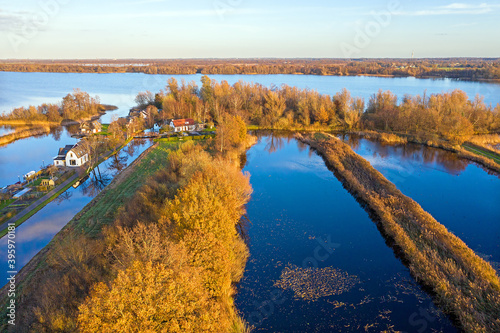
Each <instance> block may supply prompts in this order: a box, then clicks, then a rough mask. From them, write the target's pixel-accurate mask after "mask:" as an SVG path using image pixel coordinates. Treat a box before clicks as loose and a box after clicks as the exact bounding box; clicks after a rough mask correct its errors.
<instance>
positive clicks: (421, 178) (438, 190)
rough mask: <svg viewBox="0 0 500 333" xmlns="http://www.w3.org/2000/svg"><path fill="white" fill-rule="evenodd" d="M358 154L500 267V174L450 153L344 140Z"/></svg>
mask: <svg viewBox="0 0 500 333" xmlns="http://www.w3.org/2000/svg"><path fill="white" fill-rule="evenodd" d="M345 141H346V142H347V143H349V144H350V145H351V147H352V148H353V149H354V151H355V152H356V153H358V154H359V155H361V156H362V157H364V158H365V159H366V160H368V161H369V162H370V163H371V164H372V166H373V167H374V168H376V169H377V170H378V171H380V172H381V173H382V174H383V175H384V176H385V177H386V178H387V179H389V180H390V181H391V182H393V183H394V184H395V185H396V186H397V187H398V188H399V189H400V190H401V192H403V193H404V194H405V195H407V196H409V197H411V198H413V199H414V200H415V201H416V202H418V203H419V204H420V205H421V206H422V208H424V210H426V211H427V212H429V213H430V214H431V215H432V216H434V218H436V220H437V221H439V222H440V223H442V224H443V225H444V226H446V228H448V230H450V231H452V232H453V233H454V234H455V235H457V236H458V237H460V239H462V240H463V241H464V242H465V243H466V244H467V245H468V246H469V247H470V248H472V249H473V250H474V251H475V252H476V253H478V254H479V255H480V256H482V257H483V258H485V259H487V260H489V261H491V262H492V263H493V265H494V266H495V268H496V269H499V268H500V264H499V262H500V177H499V176H498V175H492V174H488V172H486V171H485V170H483V169H482V168H481V167H480V166H478V165H476V164H475V163H472V162H469V161H467V160H464V159H460V158H458V157H457V156H456V154H453V153H451V152H447V151H444V150H441V149H434V148H428V147H425V146H422V145H416V144H407V145H396V146H392V145H383V144H381V143H379V142H373V141H369V140H366V139H356V138H351V139H349V138H346V140H345Z"/></svg>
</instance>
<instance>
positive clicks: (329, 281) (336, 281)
mask: <svg viewBox="0 0 500 333" xmlns="http://www.w3.org/2000/svg"><path fill="white" fill-rule="evenodd" d="M358 283H360V281H359V279H358V277H357V276H355V275H349V274H348V273H346V272H344V271H342V270H340V269H335V268H333V267H326V268H312V267H308V268H300V267H297V266H288V267H285V268H284V269H283V271H281V277H280V279H279V280H278V281H276V282H275V284H274V285H275V286H276V287H279V288H282V289H285V290H287V289H291V290H292V291H293V292H294V294H295V297H296V298H301V299H304V300H308V301H313V300H316V299H318V298H320V297H327V296H332V295H340V294H342V293H344V292H347V291H349V290H351V288H353V287H354V286H355V285H356V284H358Z"/></svg>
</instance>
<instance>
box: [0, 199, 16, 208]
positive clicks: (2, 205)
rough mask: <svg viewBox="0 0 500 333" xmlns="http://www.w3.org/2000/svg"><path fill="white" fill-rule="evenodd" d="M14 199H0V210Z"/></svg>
mask: <svg viewBox="0 0 500 333" xmlns="http://www.w3.org/2000/svg"><path fill="white" fill-rule="evenodd" d="M14 201H16V199H7V200H1V201H0V210H2V209H4V208H5V207H7V206H8V205H10V204H11V203H13V202H14Z"/></svg>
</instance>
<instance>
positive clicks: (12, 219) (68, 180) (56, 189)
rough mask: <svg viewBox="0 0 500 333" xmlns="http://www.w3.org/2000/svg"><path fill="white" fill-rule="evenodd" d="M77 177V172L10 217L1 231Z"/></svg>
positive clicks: (1, 226)
mask: <svg viewBox="0 0 500 333" xmlns="http://www.w3.org/2000/svg"><path fill="white" fill-rule="evenodd" d="M76 178H78V173H75V174H74V175H73V176H71V177H69V178H68V179H66V180H65V181H64V182H62V183H61V184H59V185H58V186H56V187H55V188H54V189H53V190H52V191H50V192H49V193H47V194H46V195H44V196H43V197H41V198H40V199H38V200H37V201H35V202H34V203H32V204H31V205H29V206H28V207H26V208H25V209H23V210H22V211H21V212H19V213H18V214H17V215H16V216H14V217H12V218H10V219H9V220H7V221H5V222H4V223H2V225H0V231H2V230H4V229H5V228H7V226H8V225H9V223H15V222H16V221H17V220H19V219H20V218H22V217H23V216H25V215H26V214H28V213H29V212H31V211H32V210H33V209H35V208H37V207H38V206H39V205H41V204H42V203H43V202H44V201H45V200H47V199H48V198H50V197H51V196H53V195H54V194H56V193H57V192H59V191H60V190H61V189H62V188H63V187H64V186H66V185H68V184H69V183H71V182H73V181H74V180H75V179H76Z"/></svg>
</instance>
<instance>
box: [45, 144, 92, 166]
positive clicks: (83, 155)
mask: <svg viewBox="0 0 500 333" xmlns="http://www.w3.org/2000/svg"><path fill="white" fill-rule="evenodd" d="M88 160H89V156H88V153H87V152H86V151H85V149H83V147H81V146H79V145H78V143H77V144H76V145H66V146H65V147H64V148H60V149H59V153H58V154H57V156H56V157H54V165H55V166H57V167H59V166H68V167H79V166H82V165H84V164H85V163H87V162H88Z"/></svg>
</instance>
